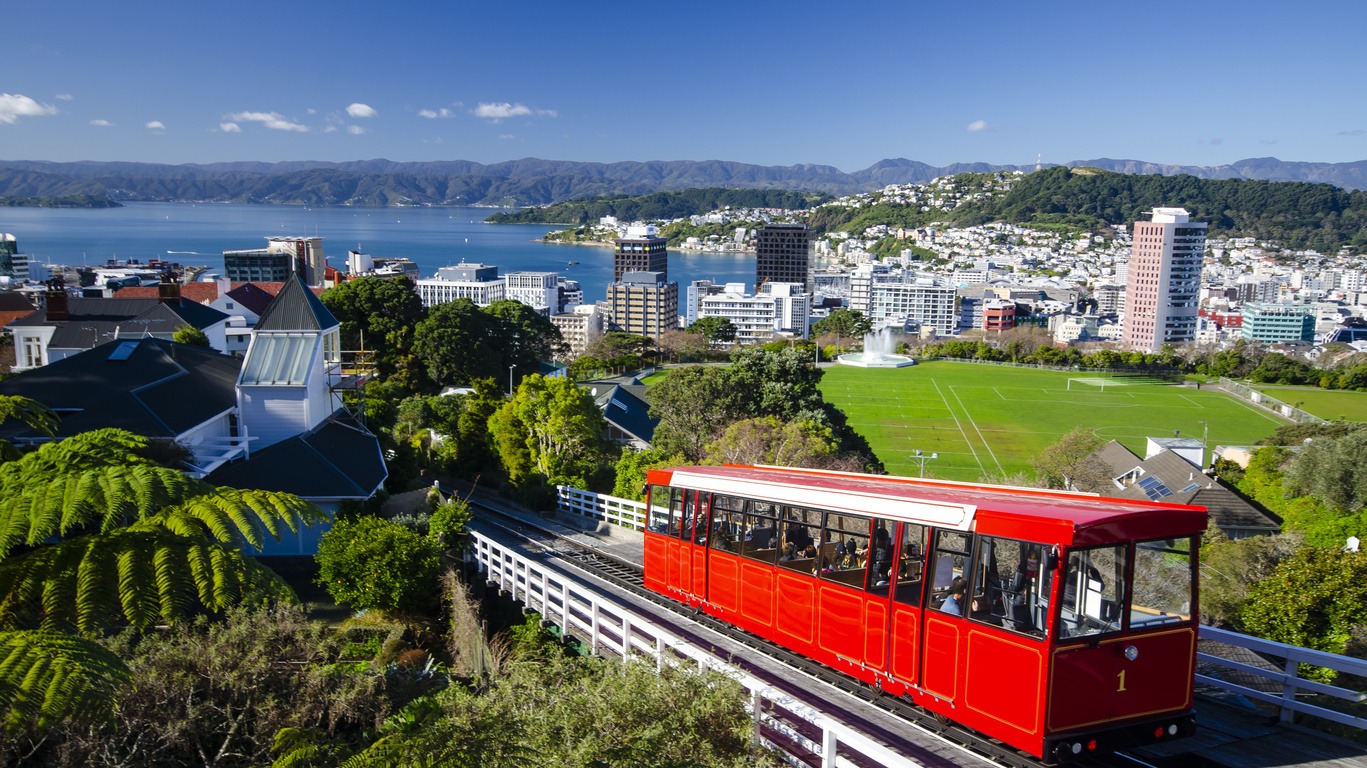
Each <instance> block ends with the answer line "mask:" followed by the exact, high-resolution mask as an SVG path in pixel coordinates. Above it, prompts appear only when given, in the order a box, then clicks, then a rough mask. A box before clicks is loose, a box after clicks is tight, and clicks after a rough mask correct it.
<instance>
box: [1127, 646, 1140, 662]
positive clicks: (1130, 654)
mask: <svg viewBox="0 0 1367 768" xmlns="http://www.w3.org/2000/svg"><path fill="white" fill-rule="evenodd" d="M1125 658H1127V659H1129V660H1130V661H1134V660H1135V659H1137V658H1139V649H1138V648H1136V647H1134V646H1133V645H1127V646H1125Z"/></svg>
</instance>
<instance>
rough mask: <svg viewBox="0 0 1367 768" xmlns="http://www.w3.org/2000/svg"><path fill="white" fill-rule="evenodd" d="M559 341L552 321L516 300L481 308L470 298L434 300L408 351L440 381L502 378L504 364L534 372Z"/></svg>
mask: <svg viewBox="0 0 1367 768" xmlns="http://www.w3.org/2000/svg"><path fill="white" fill-rule="evenodd" d="M559 345H560V331H559V329H557V328H556V327H555V326H554V325H552V324H551V321H550V320H548V319H546V318H545V317H544V316H542V315H540V314H538V313H537V312H536V311H534V310H532V309H531V308H530V307H528V306H526V305H525V304H522V303H521V302H518V301H512V300H505V301H496V302H494V303H493V304H491V305H489V306H488V307H485V308H482V309H481V308H480V307H477V306H475V303H474V302H472V301H470V300H469V299H457V300H456V301H452V302H448V303H445V304H438V305H437V306H435V307H432V308H431V309H430V310H428V313H427V317H426V318H425V319H423V320H422V321H421V322H419V323H418V326H417V331H416V334H415V337H414V343H413V351H414V353H415V354H416V355H417V356H418V357H419V358H421V359H422V360H423V361H424V362H425V364H426V366H427V375H428V376H429V377H430V378H431V379H432V381H433V382H435V383H436V384H438V385H439V386H446V385H453V384H470V383H471V382H473V381H474V380H476V379H483V378H489V379H495V380H499V381H502V380H506V379H507V377H508V374H509V370H508V367H509V366H516V367H515V368H513V375H514V376H515V377H516V378H521V377H523V376H527V375H529V374H532V373H536V370H537V363H538V362H539V361H540V360H542V359H549V358H550V357H551V356H552V355H553V354H554V353H555V352H556V350H557V349H558V347H559Z"/></svg>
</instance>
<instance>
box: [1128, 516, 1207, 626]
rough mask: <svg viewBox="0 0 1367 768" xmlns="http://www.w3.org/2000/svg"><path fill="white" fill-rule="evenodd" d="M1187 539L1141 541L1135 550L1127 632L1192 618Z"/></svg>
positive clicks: (1188, 544)
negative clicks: (1131, 600) (1132, 593)
mask: <svg viewBox="0 0 1367 768" xmlns="http://www.w3.org/2000/svg"><path fill="white" fill-rule="evenodd" d="M1192 547H1193V543H1192V540H1191V539H1189V538H1181V539H1166V540H1159V541H1141V542H1139V543H1138V544H1136V545H1135V547H1134V590H1133V592H1134V599H1133V604H1132V605H1131V606H1130V629H1146V628H1148V627H1153V626H1157V625H1159V624H1171V623H1176V622H1179V621H1187V620H1188V619H1190V618H1191V582H1192V571H1191V551H1192Z"/></svg>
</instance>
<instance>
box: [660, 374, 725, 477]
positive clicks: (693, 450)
mask: <svg viewBox="0 0 1367 768" xmlns="http://www.w3.org/2000/svg"><path fill="white" fill-rule="evenodd" d="M740 396H741V395H740V393H739V392H737V390H736V388H735V387H734V386H733V384H732V377H731V370H730V368H729V367H721V366H692V367H688V368H676V369H673V370H671V371H670V372H669V375H668V376H666V377H665V378H664V380H663V381H661V382H660V383H658V384H656V385H655V386H653V387H651V388H650V390H649V391H648V392H647V393H646V399H647V400H649V401H650V415H651V416H652V417H654V418H656V419H659V420H660V421H659V424H658V425H657V426H656V427H655V434H654V436H653V437H652V438H651V445H652V446H653V447H654V448H655V449H656V450H657V451H659V452H660V453H662V454H665V455H672V454H675V453H678V454H682V455H683V456H684V458H686V459H687V460H688V461H690V462H696V461H699V460H701V459H702V456H703V452H704V449H705V448H706V446H707V443H708V442H710V441H711V440H712V438H713V436H714V435H716V434H717V433H719V432H720V431H721V430H722V429H725V428H726V425H728V424H730V423H731V422H733V421H735V420H737V419H739V418H743V417H744V415H745V412H744V410H742V407H741V404H740V402H739V399H740Z"/></svg>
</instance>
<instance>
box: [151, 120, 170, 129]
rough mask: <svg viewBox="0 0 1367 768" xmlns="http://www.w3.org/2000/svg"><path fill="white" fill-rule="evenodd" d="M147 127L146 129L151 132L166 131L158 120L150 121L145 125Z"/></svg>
mask: <svg viewBox="0 0 1367 768" xmlns="http://www.w3.org/2000/svg"><path fill="white" fill-rule="evenodd" d="M147 127H148V128H149V129H151V130H153V131H164V130H166V124H165V123H163V122H162V121H160V120H152V121H150V122H148V123H147Z"/></svg>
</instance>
